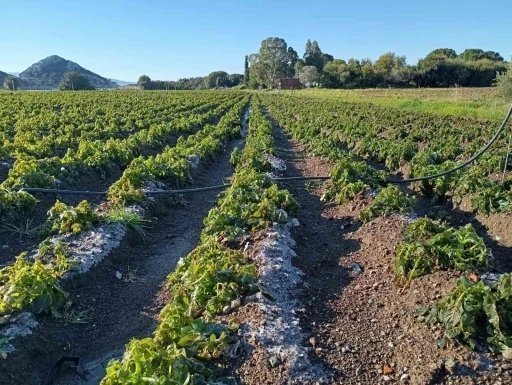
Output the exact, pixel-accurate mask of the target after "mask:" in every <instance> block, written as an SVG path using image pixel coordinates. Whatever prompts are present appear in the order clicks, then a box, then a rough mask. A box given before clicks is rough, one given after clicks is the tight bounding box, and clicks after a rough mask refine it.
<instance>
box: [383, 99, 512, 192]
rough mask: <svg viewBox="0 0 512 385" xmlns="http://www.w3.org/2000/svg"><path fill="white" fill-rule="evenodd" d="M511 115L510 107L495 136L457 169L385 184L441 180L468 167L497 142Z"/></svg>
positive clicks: (511, 107) (511, 109)
mask: <svg viewBox="0 0 512 385" xmlns="http://www.w3.org/2000/svg"><path fill="white" fill-rule="evenodd" d="M511 115H512V105H511V106H510V109H509V110H508V113H507V116H505V119H504V120H503V123H501V126H500V128H499V129H498V131H496V134H494V136H493V137H492V139H491V140H490V141H489V143H487V144H486V145H485V147H484V148H482V149H481V150H480V151H478V152H477V153H476V154H475V155H473V156H472V157H471V158H470V159H468V160H466V161H465V162H464V163H462V164H460V165H458V166H457V167H454V168H452V169H451V170H447V171H443V172H440V173H439V174H434V175H427V176H422V177H419V178H412V179H402V180H387V182H388V183H393V184H403V183H413V182H421V181H424V180H429V179H437V178H441V177H443V176H446V175H449V174H453V173H454V172H456V171H459V170H460V169H461V168H464V167H467V166H469V165H470V164H471V163H473V162H474V161H475V160H477V159H478V158H480V157H481V156H482V155H483V154H484V153H485V152H486V151H487V150H488V149H489V147H491V146H492V145H493V144H494V142H496V141H497V140H498V138H499V136H500V135H501V133H502V132H503V130H505V127H506V125H507V122H508V120H509V119H510V116H511Z"/></svg>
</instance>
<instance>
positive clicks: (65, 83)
mask: <svg viewBox="0 0 512 385" xmlns="http://www.w3.org/2000/svg"><path fill="white" fill-rule="evenodd" d="M59 90H60V91H90V90H94V87H93V86H92V85H91V83H90V82H89V78H88V77H87V76H85V75H82V74H81V73H78V72H67V73H66V74H65V75H64V76H63V77H62V80H61V81H60V83H59Z"/></svg>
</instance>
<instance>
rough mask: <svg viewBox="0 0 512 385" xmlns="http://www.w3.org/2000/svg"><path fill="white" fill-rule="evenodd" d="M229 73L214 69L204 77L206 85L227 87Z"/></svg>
mask: <svg viewBox="0 0 512 385" xmlns="http://www.w3.org/2000/svg"><path fill="white" fill-rule="evenodd" d="M228 77H229V75H228V73H227V72H225V71H214V72H212V73H210V74H209V75H208V76H207V77H206V87H207V88H209V89H211V88H215V87H229V78H228Z"/></svg>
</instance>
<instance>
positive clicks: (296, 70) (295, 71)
mask: <svg viewBox="0 0 512 385" xmlns="http://www.w3.org/2000/svg"><path fill="white" fill-rule="evenodd" d="M304 66H305V64H304V60H302V59H299V60H297V61H296V62H295V65H294V66H293V77H294V78H297V79H298V78H299V74H300V70H301V69H302V68H304Z"/></svg>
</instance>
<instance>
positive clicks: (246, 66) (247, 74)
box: [244, 55, 251, 86]
mask: <svg viewBox="0 0 512 385" xmlns="http://www.w3.org/2000/svg"><path fill="white" fill-rule="evenodd" d="M250 76H251V75H250V72H249V56H247V55H245V62H244V84H245V85H246V86H249V78H250Z"/></svg>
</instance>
